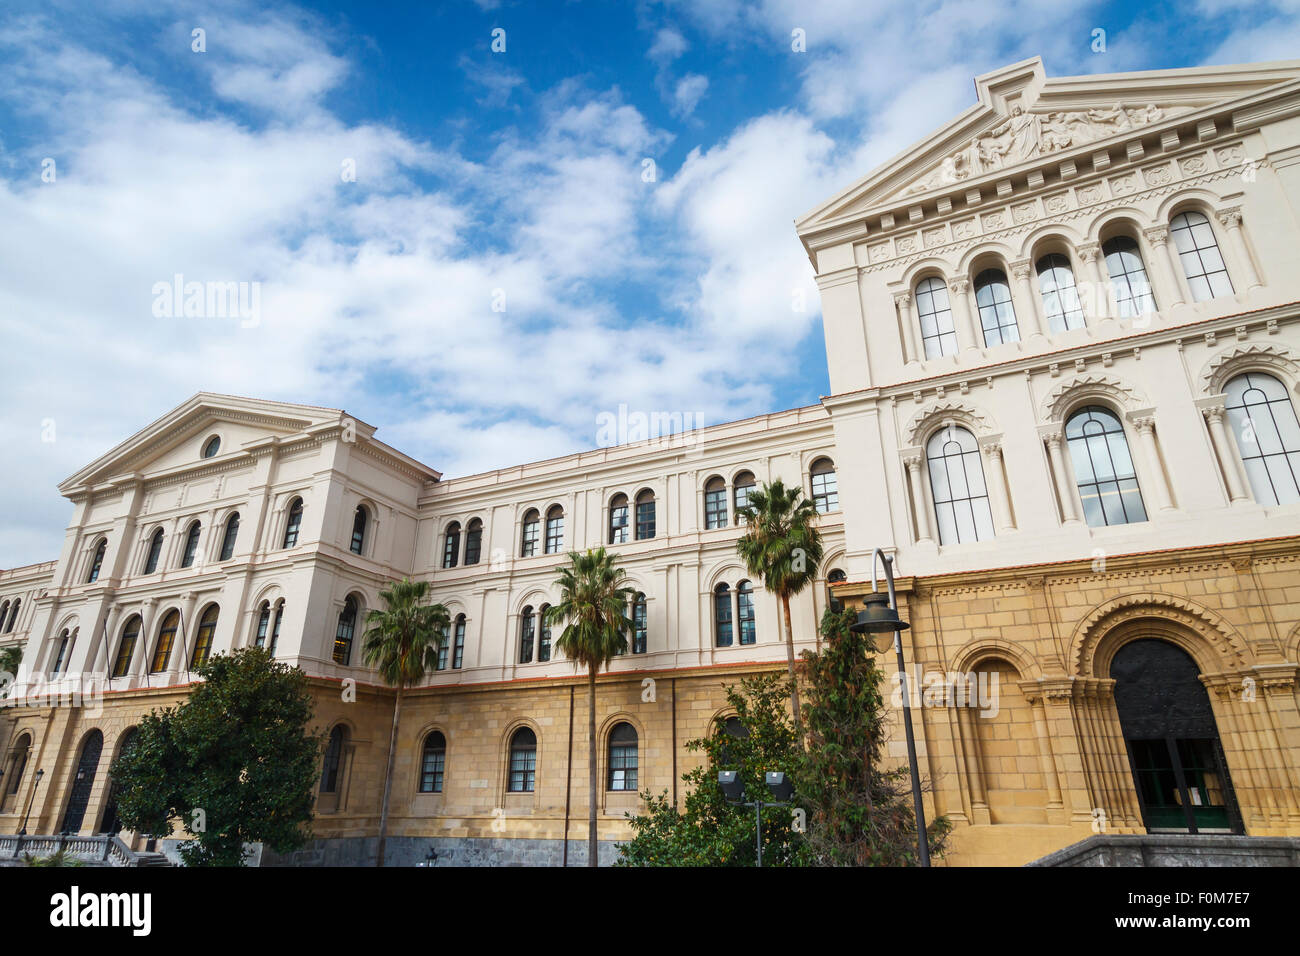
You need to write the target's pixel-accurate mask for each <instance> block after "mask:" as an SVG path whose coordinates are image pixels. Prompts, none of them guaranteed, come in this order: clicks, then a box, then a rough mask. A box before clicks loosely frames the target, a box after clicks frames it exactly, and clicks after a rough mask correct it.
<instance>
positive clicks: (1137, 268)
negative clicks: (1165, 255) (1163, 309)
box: [1101, 236, 1156, 319]
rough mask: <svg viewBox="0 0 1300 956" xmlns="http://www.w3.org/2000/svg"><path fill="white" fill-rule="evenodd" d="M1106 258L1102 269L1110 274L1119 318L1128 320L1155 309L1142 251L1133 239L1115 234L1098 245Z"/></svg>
mask: <svg viewBox="0 0 1300 956" xmlns="http://www.w3.org/2000/svg"><path fill="white" fill-rule="evenodd" d="M1101 251H1102V254H1103V255H1105V257H1106V271H1107V272H1108V273H1110V281H1111V285H1112V286H1114V289H1115V301H1116V304H1117V305H1118V307H1119V317H1120V318H1121V319H1131V318H1134V317H1136V316H1139V315H1143V314H1145V313H1147V312H1154V311H1155V310H1156V300H1155V297H1154V296H1153V295H1152V294H1151V282H1150V281H1149V280H1148V279H1147V269H1146V266H1145V265H1143V264H1142V251H1141V250H1140V249H1139V248H1138V244H1137V240H1135V239H1133V238H1131V237H1130V236H1116V237H1115V238H1114V239H1110V240H1107V241H1106V243H1105V244H1104V245H1102V247H1101Z"/></svg>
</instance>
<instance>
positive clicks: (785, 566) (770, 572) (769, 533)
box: [736, 478, 822, 740]
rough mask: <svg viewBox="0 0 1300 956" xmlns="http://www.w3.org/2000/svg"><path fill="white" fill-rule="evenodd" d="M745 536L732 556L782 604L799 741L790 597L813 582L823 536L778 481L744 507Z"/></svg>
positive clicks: (812, 511) (811, 508)
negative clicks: (737, 555) (735, 553)
mask: <svg viewBox="0 0 1300 956" xmlns="http://www.w3.org/2000/svg"><path fill="white" fill-rule="evenodd" d="M736 517H737V519H738V520H743V521H744V522H745V524H746V525H747V526H748V529H749V530H748V531H746V532H745V534H744V536H743V537H742V538H740V540H738V541H737V542H736V551H737V553H738V554H739V555H740V557H741V560H743V561H744V562H745V567H746V568H748V569H749V573H750V574H752V575H754V576H755V577H759V578H761V579H762V581H763V586H764V587H765V588H767V590H768V591H770V592H772V593H773V594H775V595H776V596H777V598H779V599H780V601H781V612H782V616H783V618H784V620H785V650H786V658H787V660H788V661H789V665H790V703H791V704H792V705H793V706H794V727H795V732H796V733H797V734H798V735H799V739H800V740H802V739H803V726H802V721H801V720H800V713H799V684H798V682H797V681H796V679H795V674H794V629H793V627H792V626H791V624H790V596H791V595H792V594H798V593H799V592H800V591H802V590H803V589H804V588H805V587H806V586H807V585H808V583H809V582H810V581H812V580H813V579H814V578H815V577H816V576H817V566H818V565H819V564H821V560H822V535H821V532H820V531H818V530H817V507H816V505H814V504H813V503H812V502H811V501H810V500H809V499H808V498H806V497H805V496H804V493H803V490H802V489H800V488H787V487H786V486H785V482H783V481H782V480H781V479H780V478H778V479H776V481H774V482H772V483H771V484H765V485H763V487H761V488H757V489H755V490H753V491H751V492H750V493H749V497H748V499H747V502H746V505H745V507H743V508H741V509H739V510H738V511H737V512H736Z"/></svg>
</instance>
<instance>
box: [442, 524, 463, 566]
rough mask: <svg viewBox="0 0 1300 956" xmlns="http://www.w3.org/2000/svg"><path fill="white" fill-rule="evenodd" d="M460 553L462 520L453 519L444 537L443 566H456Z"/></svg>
mask: <svg viewBox="0 0 1300 956" xmlns="http://www.w3.org/2000/svg"><path fill="white" fill-rule="evenodd" d="M459 555H460V522H459V521H453V522H452V523H451V524H449V525H447V533H446V534H445V535H444V536H443V539H442V566H443V567H444V568H454V567H455V566H456V559H457V557H459Z"/></svg>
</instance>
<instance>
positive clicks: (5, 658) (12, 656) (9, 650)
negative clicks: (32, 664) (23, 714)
mask: <svg viewBox="0 0 1300 956" xmlns="http://www.w3.org/2000/svg"><path fill="white" fill-rule="evenodd" d="M22 662H23V646H22V645H21V644H14V645H11V646H10V647H6V648H5V649H4V650H2V651H0V674H8V675H9V677H10V680H12V679H13V678H15V677H17V676H18V665H19V664H21V663H22ZM8 696H9V684H7V683H6V684H5V685H4V686H3V687H2V688H0V700H3V699H4V698H6V697H8Z"/></svg>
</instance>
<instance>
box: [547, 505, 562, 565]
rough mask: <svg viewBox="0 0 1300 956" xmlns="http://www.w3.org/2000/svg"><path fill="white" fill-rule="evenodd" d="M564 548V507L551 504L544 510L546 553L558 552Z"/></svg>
mask: <svg viewBox="0 0 1300 956" xmlns="http://www.w3.org/2000/svg"><path fill="white" fill-rule="evenodd" d="M563 549H564V509H563V508H561V507H560V506H559V505H553V506H552V507H551V509H550V510H549V511H547V512H546V553H547V554H559V553H560V551H562V550H563Z"/></svg>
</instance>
